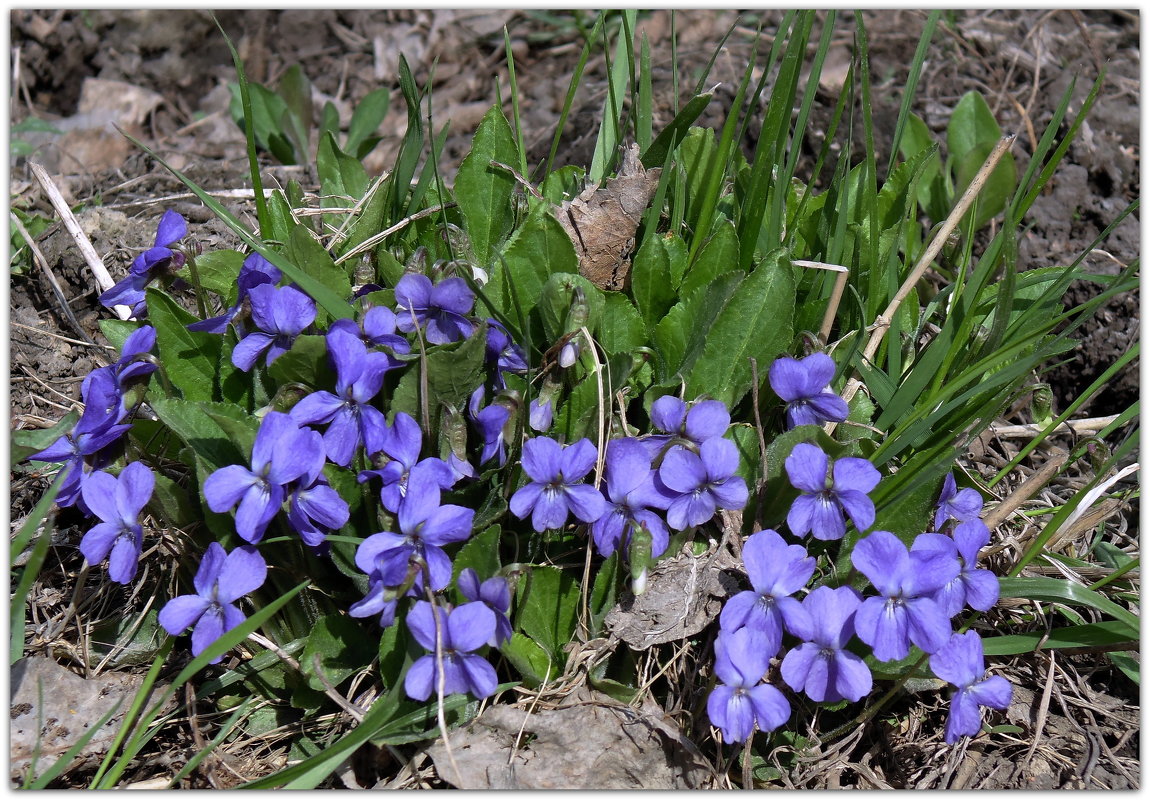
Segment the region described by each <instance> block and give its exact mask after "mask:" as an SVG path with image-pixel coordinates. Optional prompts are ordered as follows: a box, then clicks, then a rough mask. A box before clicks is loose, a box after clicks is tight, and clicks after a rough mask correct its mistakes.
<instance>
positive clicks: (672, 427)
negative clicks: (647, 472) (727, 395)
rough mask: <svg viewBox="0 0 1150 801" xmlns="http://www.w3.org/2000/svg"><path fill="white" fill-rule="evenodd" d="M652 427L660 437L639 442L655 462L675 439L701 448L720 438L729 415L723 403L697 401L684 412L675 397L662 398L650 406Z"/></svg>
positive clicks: (725, 429)
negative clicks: (706, 443) (708, 441)
mask: <svg viewBox="0 0 1150 801" xmlns="http://www.w3.org/2000/svg"><path fill="white" fill-rule="evenodd" d="M651 425H652V426H654V427H655V428H656V429H657V430H659V431H663V432H665V433H663V434H649V435H647V436H646V437H644V438H643V440H642V442H643V444H644V445H646V447H647V449H648V450H649V451H650V452H651V458H652V459H656V458H658V456H659V453H660V452H661V451H662V450H663V448H664V447H665V446H666V445H667V443H669V442H672V441H674V440H676V439H679V440H686V441H689V442H693V443H695V444H696V445H702V444H703V443H704V442H705V441H706V440H708V439H711V438H713V437H721V436H723V434H725V433H726V432H727V428H728V427H729V426H730V425H731V413H730V412H729V411H727V406H726V404H724V403H723V402H722V401H717V400H704V401H697V402H696V403H695V404H694V405H692V406H691V409H690V411H688V410H687V404H686V403H684V402H683V401H682V400H680V399H679V398H676V397H675V396H674V395H664V396H663V397H661V398H659V399H658V400H656V401H655V402H654V403H653V404H651Z"/></svg>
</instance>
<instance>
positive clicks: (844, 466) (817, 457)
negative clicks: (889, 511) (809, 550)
mask: <svg viewBox="0 0 1150 801" xmlns="http://www.w3.org/2000/svg"><path fill="white" fill-rule="evenodd" d="M829 462H830V459H829V458H827V455H826V454H825V453H823V452H822V450H821V449H820V448H819V447H818V446H817V445H811V444H810V443H807V442H800V443H799V444H798V445H796V446H795V447H794V449H793V450H792V451H791V454H790V456H788V457H787V459H786V461H785V462H784V466H785V467H786V470H787V476H788V477H789V478H790V481H791V484H792V485H794V486H795V487H796V488H797V489H799V490H801V491H802V494H801V495H799V497H798V498H796V499H795V502H794V503H793V504H792V505H791V510H790V512H788V513H787V526H788V527H789V528H790V530H791V533H792V534H794V535H795V536H796V537H801V536H803V535H804V534H806V533H807V532H808V531H809V532H810V533H811V534H812V535H813V536H814V538H815V539H818V540H839V539H842V537H843V535H844V534H846V530H847V528H846V518H845V517H844V515H843V511H844V510H845V511H846V514H847V515H849V516H850V519H851V522H852V523H854V525H855V528H856V529H858V530H859V531H860V532H863V531H866V530H867V529H868V528H870V527H871V525H873V524H874V503H873V502H872V501H871V499H870V498H869V497H867V493H868V492H870V491H871V490H873V489H874V488H875V487H876V486H877V485H878V482H879V478H881V476H880V474H879V472H878V470H877V469H875V467H874V465H872V464H871V463H870V462H868V461H867V460H866V459H858V458H855V457H846V458H844V459H837V460H836V461H835V463H834V470H833V473H832V476H833V479H830V480H828V478H830V477H828V475H827V468H828V466H829Z"/></svg>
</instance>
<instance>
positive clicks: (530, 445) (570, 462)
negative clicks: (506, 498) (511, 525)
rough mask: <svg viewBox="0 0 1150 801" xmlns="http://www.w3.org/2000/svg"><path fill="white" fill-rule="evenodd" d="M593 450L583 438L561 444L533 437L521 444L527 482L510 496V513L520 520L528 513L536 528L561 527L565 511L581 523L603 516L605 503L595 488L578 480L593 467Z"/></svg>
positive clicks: (589, 443) (594, 456) (565, 519)
mask: <svg viewBox="0 0 1150 801" xmlns="http://www.w3.org/2000/svg"><path fill="white" fill-rule="evenodd" d="M595 458H596V450H595V446H594V445H592V444H591V440H589V439H587V438H583V439H581V440H579V441H578V442H576V443H574V444H572V445H568V446H567V447H565V448H564V447H562V446H561V445H560V444H559V443H558V442H556V441H555V440H553V439H550V438H548V437H533V438H532V439H529V440H527V442H526V443H525V444H524V445H523V470H524V472H526V473H527V475H528V476H530V477H531V479H532V480H531V482H529V483H528V484H527V485H525V486H523V487H520V488H519V489H518V490H516V492H515V494H514V495H512V496H511V504H510V508H511V512H512V514H514V515H515V516H516V517H518V518H519V519H520V520H522V519H523V518H525V517H527V515H528V514H530V515H531V526H532V528H534V529H535V530H536V531H540V532H541V531H547V530H548V529H560V528H563V526H564V524H566V522H567V512H568V511H571V512H574V514H575V516H576V517H577V518H579V519H580V520H582V521H583V522H584V523H594V522H595V521H596V520H598V519H599V518H600V517H601V516H602V515H603V509H604V508H605V507H606V505H607V504H606V502H605V501H604V500H603V496H602V495H600V494H599V491H598V490H596V489H595V488H594V487H592V486H590V485H589V484H582V483H580V482H581V481H582V480H583V477H584V476H586V475H587V474H588V473H589V472H591V468H593V467H594V466H595Z"/></svg>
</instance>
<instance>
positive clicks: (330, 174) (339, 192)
mask: <svg viewBox="0 0 1150 801" xmlns="http://www.w3.org/2000/svg"><path fill="white" fill-rule="evenodd" d="M316 170H317V171H318V172H319V179H320V187H321V191H322V192H323V194H324V195H325V196H326V197H325V202H326V203H327V204H329V205H334V206H340V207H350V206H353V205H355V201H357V200H359V199H360V198H361V197H363V193H364V192H365V191H366V190H367V183H368V177H367V171H366V170H364V168H363V165H362V164H361V163H360V162H359V161H358V160H357V159H354V158H352V157H351V156H349V155H347V154H346V153H344V152H343V151H342V150H340V149H339V145H338V144H337V143H336V141H335V135H334V134H330V133H329V134H326V135H325V136H324V137H323V138H322V139H320V141H319V150H318V151H317V153H316Z"/></svg>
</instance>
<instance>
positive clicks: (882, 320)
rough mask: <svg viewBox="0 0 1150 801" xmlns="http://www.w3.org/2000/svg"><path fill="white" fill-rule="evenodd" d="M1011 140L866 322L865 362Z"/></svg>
mask: <svg viewBox="0 0 1150 801" xmlns="http://www.w3.org/2000/svg"><path fill="white" fill-rule="evenodd" d="M1014 140H1015V134H1007V135H1006V136H1004V137H1002V138H1001V139H999V140H998V144H996V145H995V146H994V150H992V151H990V155H989V156H987V157H986V161H985V162H983V165H982V167H980V168H979V170H978V173H977V174H976V175H975V176H974V180H972V181H971V182H970V186H968V187H967V188H966V191H965V192H963V193H962V197H960V198H959V199H958V203H956V204H955V206H954V209H952V210H951V212H950V215H949V216H948V217H947V218H946V221H945V222H944V223H943V224H942V227H941V228H939V229H938V233H937V234H935V236H934V239H933V240H931V243H930V245H929V246H928V247H927V249H926V250H925V251H923V254H922V256H921V257H920V258H919V260H918V262H917V263H916V264H915V265H914V269H912V270H911V271H910V274H909V275H908V276H907V277H906V280H905V281H903V282H902V286H900V287H899V289H898V292H897V293H896V294H895V296H894V298H893V299H892V300H891V302H890V304H889V305H888V306H887V307H886V308H885V309H884V310H883V312H882V314H880V315H879V316H878V317H877V318H876V319H875V321H874V323H873V324H872V325H871V326H870V330H871V331H872V332H873V333H872V334H871V338H870V340H869V341H868V342H867V344H866V347H865V348H864V349H863V353H862V358H863V361H865V362H869V361H871V360H872V359H874V355H875V353H876V352H878V346H879V343H881V342H882V338H883V335H884V334H885V333H886V331H887V329H888V328H890V321H891V320H892V319H893V318H894V315H895V312H897V311H898V307H899V306H901V305H902V302H903V301H904V300H906V298H907V297H908V296H909V295H910V292H911V290H912V289H913V288H914V285H915V284H917V283H918V279H920V278H921V277H922V275H923V273H925V272H926V270H927V268H928V267H930V265H931V262H933V261H934V258H935V256H937V255H938V253H939V251H940V250H942V246H943V244H945V243H946V240H947V239H948V238H949V237H950V234H951V232H952V231H954V229H955V228H957V227H958V224H959V222H960V221H961V220H962V218H963V217H964V216H965V215H966V212H967V211H968V210H969V209H970V207H971V205H972V204H973V203H974V200H975V198H977V197H978V194H979V192H981V191H982V187H983V185H984V184H985V183H986V181H987V179H988V178H990V174H991V173H992V172H993V171H994V168H995V167H997V166H998V162H999V161H1000V160H1001V159H1002V157H1003V156H1005V155H1006V152H1007V151H1008V150H1009V149H1010V146H1011V145H1012V144H1014ZM862 385H863V384H862V381H861V380H860V379H859V378H857V377H852V378H851V380H850V381H849V382H847V387H846V389H845V390H844V391H843V400H845V401H846V402H847V403H850V400H851V398H853V397H854V396H855V393H857V392H858V391H859V388H860V387H862ZM834 429H835V423H827V427H826V431H827V434H832V433H834Z"/></svg>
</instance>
